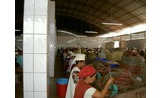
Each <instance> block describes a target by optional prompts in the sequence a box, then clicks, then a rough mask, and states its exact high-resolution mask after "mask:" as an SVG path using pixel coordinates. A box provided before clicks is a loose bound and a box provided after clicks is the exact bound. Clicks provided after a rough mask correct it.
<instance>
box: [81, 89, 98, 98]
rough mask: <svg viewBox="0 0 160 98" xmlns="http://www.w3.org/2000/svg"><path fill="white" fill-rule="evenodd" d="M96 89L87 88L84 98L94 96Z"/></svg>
mask: <svg viewBox="0 0 160 98" xmlns="http://www.w3.org/2000/svg"><path fill="white" fill-rule="evenodd" d="M95 91H96V89H95V88H94V87H91V88H89V89H87V90H86V92H85V94H84V98H92V95H93V93H94V92H95Z"/></svg>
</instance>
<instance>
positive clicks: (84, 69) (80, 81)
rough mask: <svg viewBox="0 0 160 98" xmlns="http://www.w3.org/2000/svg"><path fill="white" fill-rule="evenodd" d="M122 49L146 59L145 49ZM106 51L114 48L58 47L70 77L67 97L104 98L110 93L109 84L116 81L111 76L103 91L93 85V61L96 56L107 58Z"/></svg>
mask: <svg viewBox="0 0 160 98" xmlns="http://www.w3.org/2000/svg"><path fill="white" fill-rule="evenodd" d="M120 50H121V51H126V50H127V51H130V52H131V53H137V55H140V56H141V57H143V58H144V59H145V50H144V49H136V48H131V49H128V48H124V49H120ZM106 51H109V52H110V53H112V52H113V51H114V50H113V49H112V50H111V49H110V50H109V49H107V50H105V49H103V48H75V47H72V48H71V47H69V48H58V51H57V53H58V54H61V56H62V58H63V67H64V69H65V71H66V73H67V74H68V78H69V82H68V87H67V92H66V98H92V97H94V98H104V97H105V96H108V95H109V94H108V93H109V86H110V85H111V84H113V83H114V78H109V79H108V81H107V82H106V83H105V85H104V88H103V89H102V90H101V91H99V90H98V89H96V88H95V87H93V86H92V83H93V82H94V81H95V79H96V76H97V74H96V70H95V69H94V67H93V66H92V63H93V61H94V60H95V58H104V59H106V60H107V56H108V55H107V52H106Z"/></svg>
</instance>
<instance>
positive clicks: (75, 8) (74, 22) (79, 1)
mask: <svg viewBox="0 0 160 98" xmlns="http://www.w3.org/2000/svg"><path fill="white" fill-rule="evenodd" d="M15 1H16V2H15V8H16V10H15V15H16V16H15V18H16V19H15V27H16V28H15V29H21V30H22V31H20V32H16V33H15V35H20V34H22V33H23V5H24V4H23V3H24V0H15ZM51 1H52V0H51ZM53 1H54V0H53ZM55 2H56V27H57V29H58V30H65V31H68V32H72V33H74V34H77V35H86V36H88V37H94V36H98V35H102V34H106V33H109V32H113V31H116V30H121V29H123V28H126V27H132V26H134V25H137V24H146V0H55ZM102 22H107V23H108V22H111V23H122V24H123V25H104V24H102ZM90 30H91V31H96V32H98V33H94V34H92V33H85V31H90Z"/></svg>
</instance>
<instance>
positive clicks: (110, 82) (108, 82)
mask: <svg viewBox="0 0 160 98" xmlns="http://www.w3.org/2000/svg"><path fill="white" fill-rule="evenodd" d="M114 81H115V79H114V78H110V79H109V80H108V81H107V84H109V85H110V84H113V83H114Z"/></svg>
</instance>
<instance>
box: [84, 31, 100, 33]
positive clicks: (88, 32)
mask: <svg viewBox="0 0 160 98" xmlns="http://www.w3.org/2000/svg"><path fill="white" fill-rule="evenodd" d="M85 33H98V32H96V31H85Z"/></svg>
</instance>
